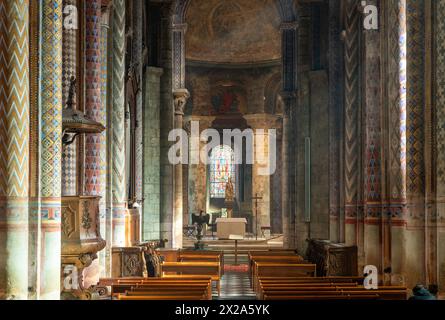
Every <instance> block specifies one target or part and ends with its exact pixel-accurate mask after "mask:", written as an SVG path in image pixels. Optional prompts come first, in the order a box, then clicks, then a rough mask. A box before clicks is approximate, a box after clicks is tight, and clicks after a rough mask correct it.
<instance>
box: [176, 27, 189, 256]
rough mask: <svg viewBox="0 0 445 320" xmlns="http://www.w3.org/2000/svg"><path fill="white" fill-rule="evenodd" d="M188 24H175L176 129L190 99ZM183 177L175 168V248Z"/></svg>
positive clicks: (179, 238)
mask: <svg viewBox="0 0 445 320" xmlns="http://www.w3.org/2000/svg"><path fill="white" fill-rule="evenodd" d="M186 29H187V25H186V24H176V23H174V24H173V39H172V41H173V61H172V64H173V66H172V67H173V103H174V113H175V118H174V127H175V128H177V129H182V128H183V117H184V107H185V105H186V103H187V99H188V98H189V97H190V94H189V92H188V90H187V89H186V88H185V32H186ZM182 193H183V177H182V164H181V163H180V164H177V165H175V166H174V209H173V237H172V238H173V239H172V240H173V242H172V246H173V247H174V248H181V247H182V230H183V200H184V199H183V194H182Z"/></svg>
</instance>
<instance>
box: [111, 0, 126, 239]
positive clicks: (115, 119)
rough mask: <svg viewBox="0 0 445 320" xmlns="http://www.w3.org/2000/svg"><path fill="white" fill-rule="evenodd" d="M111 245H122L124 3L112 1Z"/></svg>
mask: <svg viewBox="0 0 445 320" xmlns="http://www.w3.org/2000/svg"><path fill="white" fill-rule="evenodd" d="M111 28H112V29H111V32H112V44H111V45H112V50H111V55H112V57H111V61H112V62H111V63H112V64H111V70H110V73H111V75H110V78H111V86H112V87H111V97H110V98H111V99H112V101H111V109H112V111H111V116H112V128H111V130H112V158H111V165H112V170H113V171H112V177H111V179H112V206H113V209H112V211H113V213H112V215H113V218H112V234H113V237H112V245H113V246H116V247H120V246H124V245H125V214H126V212H127V204H126V199H125V195H126V192H125V188H126V180H125V106H124V104H125V99H124V98H125V83H124V81H125V80H124V79H125V0H115V1H113V18H112V23H111Z"/></svg>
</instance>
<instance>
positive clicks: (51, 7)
mask: <svg viewBox="0 0 445 320" xmlns="http://www.w3.org/2000/svg"><path fill="white" fill-rule="evenodd" d="M41 9H42V31H41V39H42V41H43V43H42V46H41V55H42V57H41V60H42V67H41V87H40V92H41V98H40V101H41V105H40V128H41V135H40V136H41V145H40V196H41V207H40V243H41V247H40V253H39V256H40V261H39V268H38V270H39V272H40V276H39V277H40V283H39V284H38V286H39V287H38V288H39V289H38V290H39V293H38V299H43V300H45V299H51V300H52V299H60V277H59V276H56V275H59V274H60V255H61V233H60V231H61V227H60V221H61V211H60V207H61V198H60V197H61V193H62V184H61V181H62V180H61V179H62V62H63V61H62V28H63V13H62V0H43V1H42V6H41Z"/></svg>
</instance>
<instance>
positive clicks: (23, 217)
mask: <svg viewBox="0 0 445 320" xmlns="http://www.w3.org/2000/svg"><path fill="white" fill-rule="evenodd" d="M0 21H2V22H1V23H0V44H1V45H0V124H1V125H0V299H6V300H11V299H12V300H15V299H20V300H26V299H27V298H28V196H29V180H28V178H29V177H28V175H29V162H28V161H29V135H28V132H29V131H28V130H29V125H30V124H29V73H28V59H29V56H28V43H29V28H28V24H29V2H28V1H19V0H14V1H2V2H1V3H0ZM56 278H58V277H57V276H56Z"/></svg>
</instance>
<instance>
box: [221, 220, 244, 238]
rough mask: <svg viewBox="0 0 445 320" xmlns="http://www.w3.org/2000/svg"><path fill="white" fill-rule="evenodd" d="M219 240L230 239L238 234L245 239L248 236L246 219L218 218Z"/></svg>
mask: <svg viewBox="0 0 445 320" xmlns="http://www.w3.org/2000/svg"><path fill="white" fill-rule="evenodd" d="M216 225H217V236H218V239H220V240H221V239H230V235H231V234H232V235H233V234H236V235H239V236H242V237H243V238H244V236H245V234H246V225H247V220H246V218H218V219H216Z"/></svg>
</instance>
